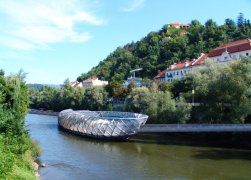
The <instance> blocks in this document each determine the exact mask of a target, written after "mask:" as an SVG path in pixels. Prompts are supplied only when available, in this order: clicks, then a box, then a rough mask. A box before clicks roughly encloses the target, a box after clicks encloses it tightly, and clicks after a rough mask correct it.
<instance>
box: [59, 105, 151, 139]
mask: <svg viewBox="0 0 251 180" xmlns="http://www.w3.org/2000/svg"><path fill="white" fill-rule="evenodd" d="M147 118H148V116H147V115H145V114H138V113H129V112H115V111H73V110H72V109H67V110H63V111H61V112H60V113H59V115H58V124H59V126H60V127H62V128H64V129H66V130H68V131H71V132H73V133H76V134H81V135H86V136H91V137H97V138H111V139H113V138H122V139H123V138H127V137H129V136H131V135H133V134H136V133H137V132H138V130H139V128H140V127H141V126H142V125H144V124H145V123H146V121H147Z"/></svg>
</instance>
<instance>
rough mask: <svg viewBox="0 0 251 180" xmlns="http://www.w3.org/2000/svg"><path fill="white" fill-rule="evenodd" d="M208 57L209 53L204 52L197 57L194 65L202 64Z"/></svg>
mask: <svg viewBox="0 0 251 180" xmlns="http://www.w3.org/2000/svg"><path fill="white" fill-rule="evenodd" d="M207 57H208V54H202V55H201V56H200V57H199V58H198V59H196V60H195V61H194V62H193V63H192V65H193V66H194V65H199V64H201V63H202V62H203V61H204V60H205V59H206V58H207Z"/></svg>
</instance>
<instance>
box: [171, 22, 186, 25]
mask: <svg viewBox="0 0 251 180" xmlns="http://www.w3.org/2000/svg"><path fill="white" fill-rule="evenodd" d="M168 25H170V26H189V24H180V23H179V22H172V23H169V24H168Z"/></svg>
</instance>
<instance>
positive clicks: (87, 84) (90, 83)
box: [70, 77, 108, 88]
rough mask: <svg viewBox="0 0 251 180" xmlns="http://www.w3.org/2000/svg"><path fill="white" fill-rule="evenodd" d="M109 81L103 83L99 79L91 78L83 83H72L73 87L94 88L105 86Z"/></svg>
mask: <svg viewBox="0 0 251 180" xmlns="http://www.w3.org/2000/svg"><path fill="white" fill-rule="evenodd" d="M107 84H108V81H101V80H99V79H98V78H97V77H90V78H88V79H86V80H84V81H82V82H78V81H74V82H71V83H70V86H72V87H85V88H87V87H94V86H105V85H107Z"/></svg>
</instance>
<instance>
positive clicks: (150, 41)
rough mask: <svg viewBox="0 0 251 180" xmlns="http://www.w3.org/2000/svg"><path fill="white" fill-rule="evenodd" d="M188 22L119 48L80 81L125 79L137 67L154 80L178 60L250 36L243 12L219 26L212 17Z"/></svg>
mask: <svg viewBox="0 0 251 180" xmlns="http://www.w3.org/2000/svg"><path fill="white" fill-rule="evenodd" d="M189 25H190V27H189V28H185V29H183V28H175V27H168V25H165V26H164V27H163V28H162V29H161V30H159V31H157V32H150V33H149V34H148V35H147V36H146V37H144V38H142V39H141V40H140V41H137V42H132V43H129V44H126V45H125V46H123V47H118V48H117V49H116V50H115V51H114V52H112V53H111V54H110V55H109V56H108V57H107V58H106V59H104V60H103V61H101V62H100V63H99V64H98V65H97V66H96V67H93V68H92V69H91V70H90V71H89V72H87V73H83V74H81V75H80V76H79V77H78V78H77V80H78V81H82V80H84V79H86V78H88V77H90V76H93V75H96V76H97V77H98V78H99V79H102V80H108V81H111V80H116V81H122V80H124V79H126V78H127V77H128V76H130V70H132V69H135V68H143V71H141V72H138V73H137V75H139V76H141V77H142V78H150V79H152V78H153V77H154V76H156V75H157V73H158V72H159V71H161V70H163V69H165V68H166V67H167V66H169V65H170V64H173V63H175V62H178V61H179V60H186V59H192V58H197V57H198V56H199V55H200V54H201V53H207V52H209V51H210V50H212V49H213V48H215V47H217V46H219V45H221V44H223V43H227V42H231V41H234V40H239V39H244V38H250V37H251V25H250V21H249V20H247V19H245V18H244V17H243V14H242V13H240V15H239V17H238V19H237V22H235V21H233V20H231V19H226V20H225V23H224V24H223V25H217V24H216V22H214V21H213V20H212V19H209V20H207V21H206V22H205V24H204V25H203V24H201V23H200V22H199V21H197V20H193V21H191V22H190V24H189Z"/></svg>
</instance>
